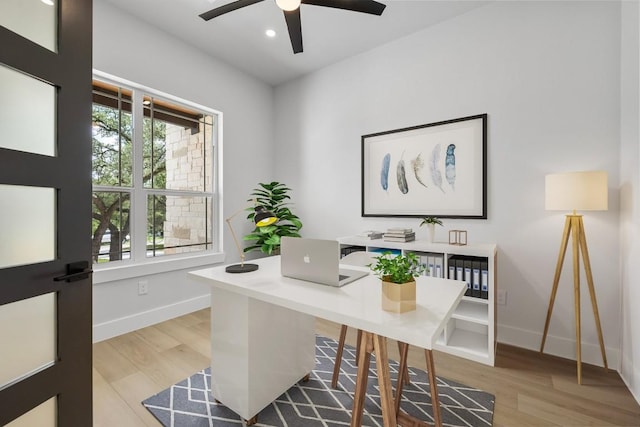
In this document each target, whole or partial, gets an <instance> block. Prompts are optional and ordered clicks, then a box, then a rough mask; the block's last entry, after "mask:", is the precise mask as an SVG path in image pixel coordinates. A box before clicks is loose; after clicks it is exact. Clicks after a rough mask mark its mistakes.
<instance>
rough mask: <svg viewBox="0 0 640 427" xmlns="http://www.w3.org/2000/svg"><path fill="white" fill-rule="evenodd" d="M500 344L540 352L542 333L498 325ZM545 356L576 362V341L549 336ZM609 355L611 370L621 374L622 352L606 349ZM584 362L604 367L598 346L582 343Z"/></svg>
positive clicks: (608, 361) (545, 346) (608, 360)
mask: <svg viewBox="0 0 640 427" xmlns="http://www.w3.org/2000/svg"><path fill="white" fill-rule="evenodd" d="M498 342H501V343H504V344H509V345H512V346H515V347H521V348H526V349H529V350H533V351H539V350H540V343H541V342H542V331H540V332H538V331H535V332H534V331H530V330H526V329H519V328H513V327H511V326H505V325H498ZM544 352H545V354H551V355H554V356H559V357H563V358H565V359H570V360H576V342H575V340H571V339H567V338H561V337H555V336H552V335H547V341H546V342H545V345H544ZM605 352H606V353H607V364H608V365H609V369H613V370H614V371H618V372H620V350H619V349H617V348H611V347H605ZM582 361H583V362H584V363H588V364H590V365H595V366H604V364H603V363H602V354H601V353H600V346H599V345H598V344H591V343H585V342H584V341H583V342H582Z"/></svg>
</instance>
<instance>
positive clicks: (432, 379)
mask: <svg viewBox="0 0 640 427" xmlns="http://www.w3.org/2000/svg"><path fill="white" fill-rule="evenodd" d="M424 355H425V358H426V359H427V370H428V371H429V372H427V373H428V374H429V387H430V389H431V407H432V408H433V424H434V425H435V427H442V416H441V415H440V398H439V397H438V385H437V384H436V381H437V379H436V368H435V366H434V364H433V352H432V351H431V350H425V351H424Z"/></svg>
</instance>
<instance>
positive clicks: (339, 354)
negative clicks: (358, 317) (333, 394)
mask: <svg viewBox="0 0 640 427" xmlns="http://www.w3.org/2000/svg"><path fill="white" fill-rule="evenodd" d="M346 336H347V325H342V327H341V328H340V340H339V341H338V349H337V351H336V358H335V359H334V361H333V376H332V377H331V388H338V376H339V375H340V365H341V364H342V352H343V351H344V341H345V338H346ZM357 357H358V356H357V354H356V358H357Z"/></svg>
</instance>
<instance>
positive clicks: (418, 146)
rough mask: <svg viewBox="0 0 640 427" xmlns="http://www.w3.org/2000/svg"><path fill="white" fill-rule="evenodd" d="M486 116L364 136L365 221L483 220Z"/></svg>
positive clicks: (485, 213) (363, 188)
mask: <svg viewBox="0 0 640 427" xmlns="http://www.w3.org/2000/svg"><path fill="white" fill-rule="evenodd" d="M487 117H488V115H487V114H486V113H485V114H478V115H474V116H468V117H461V118H457V119H452V120H446V121H441V122H436V123H429V124H425V125H420V126H413V127H408V128H403V129H395V130H390V131H385V132H379V133H373V134H369V135H363V136H362V138H361V140H362V165H361V171H362V175H361V183H362V192H361V195H362V211H361V215H362V216H363V217H403V218H422V217H426V216H437V217H439V218H464V219H487Z"/></svg>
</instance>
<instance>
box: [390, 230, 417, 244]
mask: <svg viewBox="0 0 640 427" xmlns="http://www.w3.org/2000/svg"><path fill="white" fill-rule="evenodd" d="M383 238H384V241H385V242H412V241H414V240H416V233H415V232H414V231H413V230H412V229H411V228H389V229H387V231H386V233H384V236H383Z"/></svg>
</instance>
